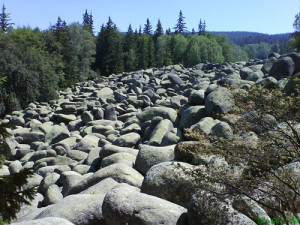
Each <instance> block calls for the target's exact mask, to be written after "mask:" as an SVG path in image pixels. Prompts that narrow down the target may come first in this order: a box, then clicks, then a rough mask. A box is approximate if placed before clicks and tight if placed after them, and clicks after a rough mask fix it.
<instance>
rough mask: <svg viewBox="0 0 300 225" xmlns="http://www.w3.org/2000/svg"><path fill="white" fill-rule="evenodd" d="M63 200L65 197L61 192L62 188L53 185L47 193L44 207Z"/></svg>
mask: <svg viewBox="0 0 300 225" xmlns="http://www.w3.org/2000/svg"><path fill="white" fill-rule="evenodd" d="M62 199H63V195H62V193H61V191H60V188H59V187H58V186H57V185H56V184H53V185H51V186H50V187H49V188H48V189H47V191H46V194H45V198H44V201H43V206H47V205H52V204H55V203H56V202H58V201H60V200H62Z"/></svg>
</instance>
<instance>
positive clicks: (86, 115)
mask: <svg viewBox="0 0 300 225" xmlns="http://www.w3.org/2000/svg"><path fill="white" fill-rule="evenodd" d="M81 120H82V122H83V123H84V124H87V123H88V122H90V121H93V120H94V116H93V115H92V113H91V112H89V111H85V112H83V113H82V114H81Z"/></svg>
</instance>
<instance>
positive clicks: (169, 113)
mask: <svg viewBox="0 0 300 225" xmlns="http://www.w3.org/2000/svg"><path fill="white" fill-rule="evenodd" d="M136 116H137V118H138V119H139V120H141V121H147V120H151V119H152V118H153V117H155V116H160V117H162V118H164V119H168V120H171V121H172V123H174V122H175V120H176V118H177V113H176V111H175V110H174V109H173V108H168V107H163V106H161V107H148V108H146V109H145V110H144V111H143V112H141V113H138V114H137V115H136Z"/></svg>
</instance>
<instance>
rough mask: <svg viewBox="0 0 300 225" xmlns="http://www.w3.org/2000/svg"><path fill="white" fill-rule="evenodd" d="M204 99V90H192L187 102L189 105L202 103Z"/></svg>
mask: <svg viewBox="0 0 300 225" xmlns="http://www.w3.org/2000/svg"><path fill="white" fill-rule="evenodd" d="M204 100H205V90H198V91H194V92H192V94H191V95H190V97H189V103H190V104H191V105H203V104H204Z"/></svg>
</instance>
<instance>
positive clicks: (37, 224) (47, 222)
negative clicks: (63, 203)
mask: <svg viewBox="0 0 300 225" xmlns="http://www.w3.org/2000/svg"><path fill="white" fill-rule="evenodd" d="M57 224H59V225H74V223H71V222H70V221H69V220H66V219H63V218H59V217H55V215H53V216H52V217H46V218H43V219H35V220H29V221H24V222H19V223H18V222H17V223H12V225H57Z"/></svg>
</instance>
